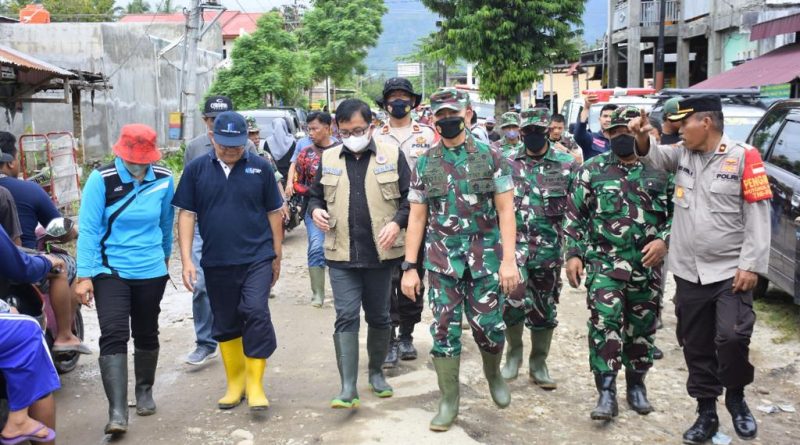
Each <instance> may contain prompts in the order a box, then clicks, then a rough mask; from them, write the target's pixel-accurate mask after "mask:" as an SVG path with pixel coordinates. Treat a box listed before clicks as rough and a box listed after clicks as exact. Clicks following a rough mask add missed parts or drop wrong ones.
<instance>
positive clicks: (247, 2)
mask: <svg viewBox="0 0 800 445" xmlns="http://www.w3.org/2000/svg"><path fill="white" fill-rule="evenodd" d="M161 1H162V0H147V3H149V4H150V7H151V8H155V7H156V6H158V5H159V4H160V3H161ZM128 3H130V0H117V4H118V5H120V6H126V5H127V4H128ZM172 3H173V4H175V5H176V6H189V4H190V3H191V0H174V1H173V2H172ZM220 3H222V4H223V5H224V6H225V7H226V8H228V9H231V10H236V11H242V10H243V11H245V12H263V11H269V10H270V9H272V8H274V7H276V6H279V5H288V4H292V3H294V0H222V1H221V2H220ZM298 3H306V4H307V3H308V2H307V1H305V0H298Z"/></svg>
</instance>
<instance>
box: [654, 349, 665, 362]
mask: <svg viewBox="0 0 800 445" xmlns="http://www.w3.org/2000/svg"><path fill="white" fill-rule="evenodd" d="M663 358H664V351H662V350H661V348H659V347H658V346H653V360H661V359H663Z"/></svg>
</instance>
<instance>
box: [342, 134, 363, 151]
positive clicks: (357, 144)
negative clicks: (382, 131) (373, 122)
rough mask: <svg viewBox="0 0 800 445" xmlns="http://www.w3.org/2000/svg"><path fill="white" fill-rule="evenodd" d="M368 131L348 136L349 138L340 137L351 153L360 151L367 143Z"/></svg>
mask: <svg viewBox="0 0 800 445" xmlns="http://www.w3.org/2000/svg"><path fill="white" fill-rule="evenodd" d="M369 141H370V137H369V133H366V134H364V135H362V136H350V137H349V138H344V139H342V142H343V143H344V146H345V147H347V148H348V149H350V151H352V152H353V153H361V152H362V151H364V150H365V149H366V148H367V146H368V145H369Z"/></svg>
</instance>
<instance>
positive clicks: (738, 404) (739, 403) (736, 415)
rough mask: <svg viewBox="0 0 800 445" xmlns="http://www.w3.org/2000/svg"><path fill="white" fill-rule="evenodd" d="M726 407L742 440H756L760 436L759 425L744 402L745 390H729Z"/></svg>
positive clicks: (726, 396)
mask: <svg viewBox="0 0 800 445" xmlns="http://www.w3.org/2000/svg"><path fill="white" fill-rule="evenodd" d="M725 407H726V408H728V412H729V413H731V419H732V420H733V429H734V431H736V435H737V436H739V438H740V439H742V440H753V439H755V438H756V436H757V435H758V424H756V419H755V417H753V413H751V412H750V408H748V407H747V403H746V402H745V401H744V388H737V389H731V388H729V389H728V390H727V391H726V392H725Z"/></svg>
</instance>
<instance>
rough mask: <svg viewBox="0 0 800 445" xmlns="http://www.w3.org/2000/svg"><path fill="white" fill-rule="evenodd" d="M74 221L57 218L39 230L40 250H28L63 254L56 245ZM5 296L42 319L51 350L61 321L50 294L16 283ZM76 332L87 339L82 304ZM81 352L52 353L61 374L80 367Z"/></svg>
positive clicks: (75, 318)
mask: <svg viewBox="0 0 800 445" xmlns="http://www.w3.org/2000/svg"><path fill="white" fill-rule="evenodd" d="M73 226H74V222H73V221H72V220H71V219H68V218H55V219H53V220H52V221H50V224H48V225H47V227H46V228H45V229H44V231H43V232H41V233H40V232H37V235H38V236H37V247H38V250H36V251H33V250H28V249H24V250H27V251H28V253H31V254H39V253H42V252H44V253H63V254H66V253H67V252H66V251H65V250H64V249H61V248H59V247H58V246H56V244H58V243H59V242H60V240H61V239H63V237H64V236H65V235H67V234H69V233H70V232H71V231H72V227H73ZM3 299H4V300H5V301H6V302H7V303H8V304H9V305H11V306H13V307H14V308H16V309H17V311H18V312H19V313H20V314H24V315H29V316H31V317H33V318H35V319H36V320H38V321H39V324H40V325H41V326H42V330H43V331H44V334H45V339H46V340H47V347H48V348H50V349H51V351H52V347H53V343H54V341H55V338H56V334H57V333H58V321H57V320H56V315H55V311H54V310H53V304H52V302H51V300H50V295H49V293H45V292H42V291H41V289H39V287H38V286H36V285H33V284H12V285H11V286H10V289H9V294H8V295H7V296H5V297H3ZM72 333H73V334H75V336H77V337H78V338H80V339H81V341H83V336H84V326H83V316H82V315H81V307H80V305H78V307H77V308H76V309H75V314H74V315H73V318H72ZM80 356H81V354H79V353H78V352H63V353H62V352H59V353H57V354H52V357H53V364H54V365H55V367H56V370H57V371H58V372H59V373H60V374H65V373H68V372H70V371H72V370H74V369H75V368H76V367H77V366H78V361H79V360H80Z"/></svg>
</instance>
